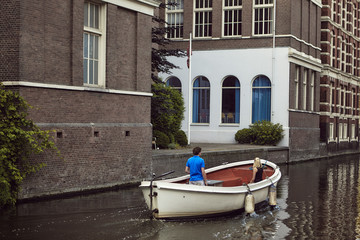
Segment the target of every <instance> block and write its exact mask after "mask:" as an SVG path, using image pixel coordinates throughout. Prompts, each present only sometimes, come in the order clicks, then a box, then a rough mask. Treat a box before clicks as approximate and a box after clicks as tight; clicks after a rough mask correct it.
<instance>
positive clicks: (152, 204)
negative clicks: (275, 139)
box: [140, 160, 281, 219]
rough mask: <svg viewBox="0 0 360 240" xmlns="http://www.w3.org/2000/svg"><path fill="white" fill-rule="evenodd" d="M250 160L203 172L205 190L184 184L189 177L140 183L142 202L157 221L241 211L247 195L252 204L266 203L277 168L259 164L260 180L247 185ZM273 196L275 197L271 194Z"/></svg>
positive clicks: (251, 161) (264, 162) (277, 175)
mask: <svg viewBox="0 0 360 240" xmlns="http://www.w3.org/2000/svg"><path fill="white" fill-rule="evenodd" d="M253 162H254V161H253V160H248V161H240V162H234V163H227V164H223V165H220V166H217V167H213V168H209V169H206V170H205V172H206V174H207V178H208V181H209V182H208V186H198V185H191V184H187V183H188V181H189V178H190V176H189V175H185V176H182V177H177V178H171V179H165V180H156V178H160V177H163V176H165V175H167V174H170V173H172V172H169V173H165V174H162V175H161V176H159V177H156V178H154V179H153V180H151V181H143V182H141V185H140V188H141V189H142V192H143V195H144V198H145V202H146V204H147V205H148V207H149V209H150V210H151V211H152V214H153V217H155V218H159V219H167V218H186V217H205V216H211V215H218V214H225V213H229V212H233V211H236V210H241V209H244V207H245V198H246V196H247V194H249V193H251V194H252V196H253V199H254V202H255V204H257V203H260V202H263V201H266V200H267V199H268V196H269V192H270V190H271V188H272V189H274V188H275V187H276V184H277V183H278V181H279V180H280V178H281V172H280V168H279V167H278V166H277V165H276V164H274V163H272V162H269V161H265V160H261V163H262V164H263V166H264V170H263V180H262V181H260V182H257V183H249V182H250V179H251V178H252V164H253ZM275 195H276V193H275Z"/></svg>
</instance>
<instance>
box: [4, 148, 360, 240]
mask: <svg viewBox="0 0 360 240" xmlns="http://www.w3.org/2000/svg"><path fill="white" fill-rule="evenodd" d="M280 167H281V172H282V179H281V180H280V182H279V184H278V188H277V194H278V198H277V203H278V206H277V208H276V209H270V208H269V207H268V206H266V205H264V206H263V207H261V208H260V209H257V211H256V215H253V216H246V214H245V213H238V214H235V215H231V216H223V217H217V218H211V219H198V220H191V221H159V220H150V218H149V212H148V211H147V208H146V206H145V202H144V200H143V196H142V193H141V192H140V190H139V189H138V188H131V189H125V190H119V191H112V192H106V193H98V194H93V195H86V196H77V197H72V198H67V199H59V200H50V201H42V202H37V203H26V204H25V203H24V204H19V205H18V206H17V207H16V208H14V209H11V210H7V211H5V212H2V213H0V239H1V240H7V239H34V240H42V239H44V240H45V239H46V240H49V239H51V240H57V239H61V240H72V239H74V240H75V239H76V240H78V239H86V240H92V239H101V240H102V239H103V240H115V239H116V240H117V239H144V240H152V239H156V240H169V239H185V240H190V239H206V240H207V239H332V240H335V239H346V240H348V239H360V214H359V209H360V205H359V204H360V194H359V189H360V181H359V178H360V175H359V156H358V155H355V156H350V157H339V158H336V159H331V160H321V161H311V162H306V163H298V164H291V165H282V166H280Z"/></svg>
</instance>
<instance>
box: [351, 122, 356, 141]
mask: <svg viewBox="0 0 360 240" xmlns="http://www.w3.org/2000/svg"><path fill="white" fill-rule="evenodd" d="M355 129H356V125H355V124H351V140H356V137H355Z"/></svg>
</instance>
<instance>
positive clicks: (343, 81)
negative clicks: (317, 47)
mask: <svg viewBox="0 0 360 240" xmlns="http://www.w3.org/2000/svg"><path fill="white" fill-rule="evenodd" d="M322 3H323V9H322V18H321V25H322V30H321V48H322V53H321V60H322V63H323V70H322V72H321V78H320V90H321V98H320V110H321V117H320V128H321V140H322V141H323V142H326V143H327V146H328V150H329V151H331V152H336V151H348V150H353V149H358V147H359V135H358V129H359V86H360V84H359V73H360V72H359V70H360V68H359V56H360V55H359V47H360V20H359V17H360V3H359V1H356V0H349V1H340V0H337V1H334V0H333V1H330V0H323V1H322Z"/></svg>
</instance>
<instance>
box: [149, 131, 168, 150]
mask: <svg viewBox="0 0 360 240" xmlns="http://www.w3.org/2000/svg"><path fill="white" fill-rule="evenodd" d="M153 136H154V137H156V146H157V147H159V148H162V149H164V148H168V146H169V144H170V140H169V137H168V136H167V135H166V134H165V133H163V132H161V131H158V130H155V131H154V132H153Z"/></svg>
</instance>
